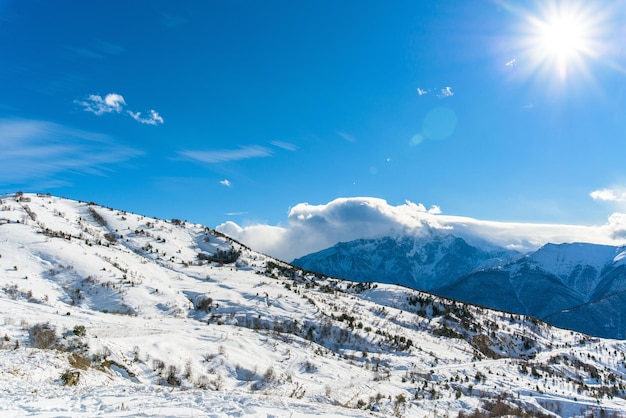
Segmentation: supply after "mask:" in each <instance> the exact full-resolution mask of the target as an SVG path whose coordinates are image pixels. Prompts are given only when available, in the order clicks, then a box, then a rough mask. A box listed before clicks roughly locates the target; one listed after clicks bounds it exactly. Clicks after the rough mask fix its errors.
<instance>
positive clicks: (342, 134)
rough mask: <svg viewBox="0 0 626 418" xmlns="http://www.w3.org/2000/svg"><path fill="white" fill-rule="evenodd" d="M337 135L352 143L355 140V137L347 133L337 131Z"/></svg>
mask: <svg viewBox="0 0 626 418" xmlns="http://www.w3.org/2000/svg"><path fill="white" fill-rule="evenodd" d="M337 135H339V136H340V137H342V138H343V139H345V140H346V141H348V142H352V143H354V142H356V138H355V137H353V136H352V135H350V134H348V133H345V132H341V131H337Z"/></svg>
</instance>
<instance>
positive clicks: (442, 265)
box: [292, 230, 521, 290]
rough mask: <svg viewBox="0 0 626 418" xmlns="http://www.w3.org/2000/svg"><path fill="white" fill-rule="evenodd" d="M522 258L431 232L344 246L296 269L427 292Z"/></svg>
mask: <svg viewBox="0 0 626 418" xmlns="http://www.w3.org/2000/svg"><path fill="white" fill-rule="evenodd" d="M519 256H521V255H520V254H519V253H518V252H516V251H510V250H506V249H503V248H498V247H494V246H490V245H488V244H486V243H484V244H483V245H481V246H474V245H470V244H468V243H467V242H466V241H465V240H464V239H463V238H458V237H455V236H453V235H451V234H442V233H440V232H437V231H434V230H431V231H428V232H425V233H421V234H419V235H417V236H409V235H400V236H397V237H382V238H377V239H359V240H355V241H350V242H341V243H338V244H337V245H335V246H333V247H331V248H328V249H325V250H322V251H319V252H317V253H313V254H309V255H306V256H304V257H301V258H298V259H295V260H294V261H293V262H292V264H294V265H296V266H298V267H301V268H304V269H307V270H311V271H317V272H320V273H322V274H326V275H329V276H333V277H341V278H346V279H350V280H356V281H374V282H381V283H389V284H400V285H403V286H408V287H411V288H413V289H419V290H429V289H435V288H438V287H441V286H445V285H446V284H449V283H451V282H453V281H455V280H456V279H458V278H460V277H463V276H465V275H466V274H469V273H471V272H472V271H475V270H477V269H482V268H487V267H490V266H493V265H501V264H503V263H506V262H508V261H510V260H512V259H515V258H516V257H519Z"/></svg>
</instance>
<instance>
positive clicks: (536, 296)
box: [293, 233, 626, 338]
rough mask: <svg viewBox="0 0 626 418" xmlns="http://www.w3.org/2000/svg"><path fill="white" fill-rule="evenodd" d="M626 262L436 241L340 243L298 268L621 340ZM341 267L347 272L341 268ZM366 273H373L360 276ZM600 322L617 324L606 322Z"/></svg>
mask: <svg viewBox="0 0 626 418" xmlns="http://www.w3.org/2000/svg"><path fill="white" fill-rule="evenodd" d="M411 240H415V241H414V242H418V241H419V242H420V249H421V251H422V255H421V257H415V256H414V252H412V251H409V250H407V248H408V246H407V244H406V243H407V242H410V241H411ZM389 243H395V244H392V245H390V244H389ZM625 254H626V247H623V246H610V245H600V244H589V243H569V244H568V243H565V244H552V243H548V244H546V245H544V246H542V247H541V248H539V249H538V250H535V251H532V252H529V253H527V254H521V253H518V252H515V251H510V250H506V249H504V248H501V249H499V250H498V249H494V248H493V247H492V248H490V249H488V250H484V249H481V248H480V247H476V246H473V245H470V244H468V243H467V241H466V240H464V239H463V238H460V237H455V236H454V235H452V234H447V235H441V234H432V233H431V234H430V235H427V236H424V235H420V236H419V237H417V238H413V237H411V236H405V237H400V238H398V237H396V238H391V237H382V238H378V239H368V240H357V241H352V242H347V243H340V244H337V245H336V246H334V247H331V248H330V249H326V250H322V251H320V252H317V253H313V254H309V255H307V256H304V257H301V258H298V259H296V260H294V261H293V264H295V265H297V266H300V267H303V268H307V269H309V270H312V271H319V272H321V273H323V274H328V275H331V276H339V277H344V278H346V279H350V280H357V281H361V280H376V281H380V282H385V283H397V284H402V285H405V286H408V287H410V288H413V289H418V290H423V291H428V292H431V293H435V294H438V295H441V296H445V297H450V298H453V299H456V300H460V301H464V302H468V303H474V304H479V305H482V306H487V307H491V308H495V309H501V310H505V311H511V312H515V313H521V314H526V315H532V316H535V317H538V318H542V319H546V320H549V321H550V322H551V323H553V324H554V325H557V326H561V327H565V328H569V329H574V330H577V331H581V332H585V333H588V334H591V335H596V336H602V337H607V338H624V336H626V324H622V322H621V319H619V318H621V317H622V315H624V317H625V318H626V308H622V306H626V305H623V303H626V298H625V297H623V293H622V292H623V291H624V290H626V284H625V282H626V280H625V279H624V278H626V267H625V261H624V260H625V258H626V257H625ZM371 259H376V260H382V259H384V260H386V261H385V262H386V263H387V264H390V265H395V266H400V267H399V268H398V269H396V270H394V271H392V272H391V273H392V274H388V270H387V269H385V268H384V267H383V268H381V267H380V266H381V265H383V263H381V262H379V263H378V264H373V263H369V262H368V261H369V260H371ZM340 260H344V263H345V264H346V265H349V266H350V269H346V268H344V267H342V266H341V264H340V263H339V262H338V261H340ZM362 265H363V266H367V269H368V270H367V271H364V270H363V269H361V268H360V266H362ZM362 277H363V278H362ZM485 289H489V291H485ZM596 307H597V312H594V309H595V308H596ZM575 312H579V316H580V318H578V316H577V315H576V314H575ZM602 318H614V319H615V322H610V321H609V322H610V323H609V322H606V321H605V322H602ZM591 324H595V325H591Z"/></svg>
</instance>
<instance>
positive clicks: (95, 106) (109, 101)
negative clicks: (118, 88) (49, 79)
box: [76, 93, 126, 116]
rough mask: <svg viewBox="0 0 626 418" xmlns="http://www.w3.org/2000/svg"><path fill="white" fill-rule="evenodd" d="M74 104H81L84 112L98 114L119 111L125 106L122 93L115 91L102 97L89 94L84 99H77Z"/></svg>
mask: <svg viewBox="0 0 626 418" xmlns="http://www.w3.org/2000/svg"><path fill="white" fill-rule="evenodd" d="M76 104H78V105H80V106H82V107H83V110H84V111H85V112H90V113H93V114H94V115H98V116H100V115H103V114H105V113H113V112H114V113H120V112H121V111H122V108H123V107H124V106H126V101H125V100H124V97H123V96H122V95H120V94H117V93H110V94H107V95H106V96H104V97H102V96H99V95H97V94H90V95H89V97H87V99H86V100H82V101H78V100H77V101H76Z"/></svg>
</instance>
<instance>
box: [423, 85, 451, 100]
mask: <svg viewBox="0 0 626 418" xmlns="http://www.w3.org/2000/svg"><path fill="white" fill-rule="evenodd" d="M433 90H434V91H435V92H437V91H439V94H437V98H439V99H445V98H447V97H452V96H454V92H453V91H452V87H450V86H446V87H444V88H442V89H441V88H434V89H433ZM430 92H431V89H423V88H421V87H418V88H417V94H418V95H420V96H424V95H426V94H430Z"/></svg>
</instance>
